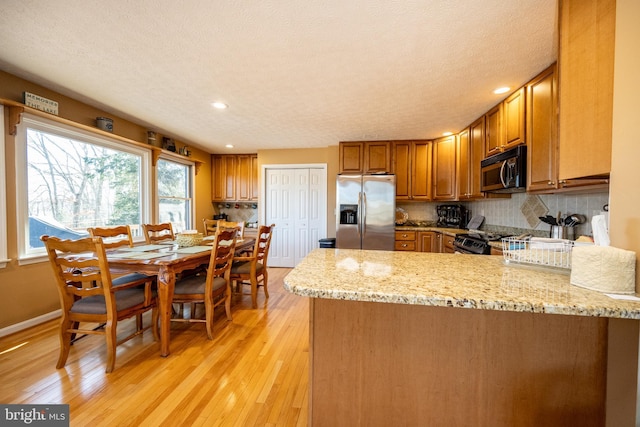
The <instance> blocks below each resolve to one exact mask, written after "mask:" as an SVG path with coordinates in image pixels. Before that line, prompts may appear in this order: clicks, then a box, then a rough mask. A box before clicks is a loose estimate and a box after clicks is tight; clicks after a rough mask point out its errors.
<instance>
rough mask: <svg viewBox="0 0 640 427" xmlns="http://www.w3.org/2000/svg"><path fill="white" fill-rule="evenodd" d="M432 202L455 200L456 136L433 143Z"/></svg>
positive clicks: (446, 137)
mask: <svg viewBox="0 0 640 427" xmlns="http://www.w3.org/2000/svg"><path fill="white" fill-rule="evenodd" d="M432 168H433V200H456V136H455V135H451V136H445V137H442V138H438V139H436V140H434V141H433V165H432Z"/></svg>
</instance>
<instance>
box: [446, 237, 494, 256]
mask: <svg viewBox="0 0 640 427" xmlns="http://www.w3.org/2000/svg"><path fill="white" fill-rule="evenodd" d="M502 237H503V236H500V235H497V234H484V233H464V234H456V237H455V239H454V240H453V247H454V250H455V251H456V252H457V253H461V254H473V255H489V254H490V253H491V245H490V244H489V242H494V241H498V240H500V239H501V238H502Z"/></svg>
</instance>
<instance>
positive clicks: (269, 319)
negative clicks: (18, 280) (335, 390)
mask: <svg viewBox="0 0 640 427" xmlns="http://www.w3.org/2000/svg"><path fill="white" fill-rule="evenodd" d="M289 271H290V269H283V268H270V269H269V294H270V298H269V299H268V302H267V303H266V304H265V298H264V293H263V292H262V289H260V291H259V293H258V309H251V297H250V295H243V296H236V297H234V304H233V305H232V314H233V321H231V322H228V321H227V320H226V318H225V315H224V309H221V310H216V315H215V329H214V333H215V336H214V339H213V340H212V341H209V340H207V336H206V332H205V329H204V324H181V323H173V324H172V325H171V328H172V329H171V355H170V356H169V357H167V358H162V357H160V354H159V343H157V342H154V341H153V337H152V334H151V331H147V332H145V333H144V335H143V336H139V337H136V338H134V339H132V340H130V341H128V342H127V343H125V344H122V345H120V346H119V347H118V350H117V359H116V368H115V370H114V372H113V373H111V374H105V372H104V369H105V358H106V356H105V344H104V337H102V336H87V337H85V338H83V339H81V340H80V341H78V342H77V343H75V344H74V345H73V346H72V347H71V353H70V355H69V359H68V361H67V365H66V366H65V367H64V368H63V369H56V368H55V364H56V361H57V357H58V333H57V324H58V322H57V320H56V321H51V322H48V323H46V324H44V325H41V326H40V327H37V328H32V329H30V330H27V331H23V332H20V333H17V334H14V335H11V336H8V337H4V338H1V339H0V402H1V403H34V404H47V403H49V404H52V403H68V404H69V405H70V412H71V414H70V417H71V425H72V426H154V427H155V426H276V425H277V426H297V425H299V426H304V425H307V414H308V380H309V375H308V371H309V313H308V311H309V302H308V300H307V299H306V298H302V297H298V296H295V295H292V294H290V293H288V292H286V291H285V290H284V289H283V288H282V283H283V278H284V276H285V275H286V274H287V273H288V272H289ZM247 288H248V287H247ZM245 292H248V289H245ZM148 314H149V313H147V318H145V321H146V322H148V321H149V320H150V316H148ZM134 327H135V324H134V321H133V320H127V321H124V322H121V323H120V324H119V328H118V330H119V336H124V335H125V334H126V333H127V332H128V331H129V330H132V329H133V328H134Z"/></svg>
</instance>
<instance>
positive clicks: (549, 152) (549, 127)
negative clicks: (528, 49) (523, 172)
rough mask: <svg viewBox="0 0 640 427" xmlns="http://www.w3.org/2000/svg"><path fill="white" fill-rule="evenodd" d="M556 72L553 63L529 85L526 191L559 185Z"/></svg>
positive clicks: (546, 188)
mask: <svg viewBox="0 0 640 427" xmlns="http://www.w3.org/2000/svg"><path fill="white" fill-rule="evenodd" d="M555 71H556V67H555V65H553V66H551V67H550V68H548V69H547V70H545V71H543V72H542V73H541V74H539V75H538V76H537V77H535V78H534V79H533V80H532V81H531V82H529V83H528V84H527V142H528V144H527V146H528V147H527V191H541V190H550V189H556V188H558V187H559V185H558V168H557V154H556V153H557V149H558V144H557V143H558V136H557V120H556V103H557V80H556V72H555Z"/></svg>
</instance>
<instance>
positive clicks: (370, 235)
mask: <svg viewBox="0 0 640 427" xmlns="http://www.w3.org/2000/svg"><path fill="white" fill-rule="evenodd" d="M336 194H337V203H336V206H337V210H338V212H337V215H336V248H341V249H375V250H385V251H392V250H393V249H394V246H395V243H394V242H395V218H396V216H395V215H396V176H395V175H382V174H380V175H338V178H337V191H336Z"/></svg>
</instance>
